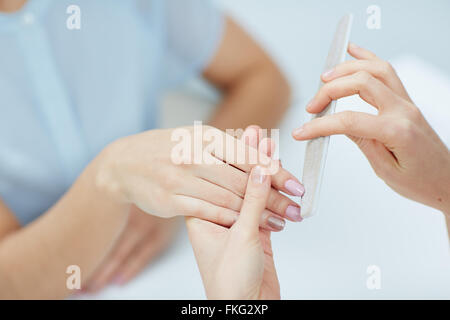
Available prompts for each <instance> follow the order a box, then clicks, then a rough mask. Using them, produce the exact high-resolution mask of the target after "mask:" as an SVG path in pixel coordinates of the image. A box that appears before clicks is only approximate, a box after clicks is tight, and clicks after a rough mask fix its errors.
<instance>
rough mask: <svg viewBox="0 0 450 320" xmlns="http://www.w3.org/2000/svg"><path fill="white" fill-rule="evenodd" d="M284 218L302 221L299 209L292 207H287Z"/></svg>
mask: <svg viewBox="0 0 450 320" xmlns="http://www.w3.org/2000/svg"><path fill="white" fill-rule="evenodd" d="M286 216H287V217H288V218H290V219H291V220H292V221H297V222H300V221H302V216H301V214H300V208H299V207H294V206H288V207H287V209H286Z"/></svg>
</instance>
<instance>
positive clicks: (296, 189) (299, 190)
mask: <svg viewBox="0 0 450 320" xmlns="http://www.w3.org/2000/svg"><path fill="white" fill-rule="evenodd" d="M284 186H285V187H286V189H287V190H288V191H289V192H290V193H292V194H293V195H294V196H297V197H303V195H304V194H305V187H304V186H303V185H302V184H301V183H299V182H297V181H295V180H293V179H290V180H288V181H286V183H285V184H284Z"/></svg>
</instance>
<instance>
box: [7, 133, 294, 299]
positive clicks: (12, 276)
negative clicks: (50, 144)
mask: <svg viewBox="0 0 450 320" xmlns="http://www.w3.org/2000/svg"><path fill="white" fill-rule="evenodd" d="M202 130H204V136H203V137H201V138H202V140H201V141H200V143H201V145H200V147H201V150H200V151H201V156H202V158H203V159H204V160H202V161H200V163H198V164H195V163H194V164H193V163H192V162H193V161H190V162H189V163H190V164H189V163H178V162H177V157H176V155H179V153H178V151H180V150H181V149H180V146H183V148H186V149H184V151H183V153H184V152H187V150H191V148H192V145H191V143H190V142H189V143H188V144H187V146H186V144H181V145H180V143H179V142H177V139H176V138H174V133H177V134H180V135H181V136H183V137H184V138H185V139H188V138H189V139H188V140H190V141H191V139H190V137H192V136H194V128H192V127H187V128H178V129H168V130H151V131H147V132H143V133H140V134H137V135H133V136H128V137H125V138H121V139H119V140H117V141H115V142H114V143H112V144H111V145H109V146H108V147H106V148H105V150H104V151H102V152H101V153H100V155H99V156H98V157H97V158H96V159H94V160H93V162H92V163H91V164H90V165H89V166H88V167H87V168H86V169H85V171H84V172H83V173H82V174H81V176H80V177H79V178H78V180H77V181H76V182H75V183H74V185H73V186H72V187H71V188H70V190H69V191H68V192H67V193H66V194H65V195H64V196H63V197H62V198H61V199H60V200H59V201H58V202H57V203H56V204H55V205H54V206H53V207H52V208H51V209H50V210H48V212H46V213H45V214H44V215H43V216H42V217H41V218H39V219H37V220H36V221H35V222H33V223H32V224H30V225H29V226H27V227H25V228H23V229H21V230H18V231H16V232H11V233H10V234H9V235H7V236H6V237H5V238H3V239H2V240H1V239H0V284H1V286H0V298H21V297H24V298H25V297H26V298H60V297H64V296H66V295H68V294H69V291H68V289H67V288H66V280H67V277H68V276H69V275H67V274H66V273H65V272H66V269H67V267H68V266H69V265H77V266H79V267H80V268H81V273H82V275H81V276H82V281H85V280H87V279H88V278H89V276H90V275H91V273H92V272H93V270H94V269H95V267H97V265H98V264H99V263H100V262H101V261H102V259H103V258H104V257H105V255H106V254H107V253H108V251H109V249H110V248H111V246H112V245H113V244H114V240H116V238H117V237H118V235H119V233H120V231H121V230H122V228H123V227H124V225H125V222H126V218H127V216H128V212H129V210H130V206H131V205H135V206H137V207H138V208H139V209H141V210H142V211H144V212H145V213H147V214H152V215H156V216H159V217H163V218H168V217H173V216H177V215H186V216H193V217H198V218H201V219H203V220H209V221H211V222H214V223H217V224H221V225H223V226H227V227H230V226H231V225H232V224H233V223H234V222H235V221H236V218H237V216H238V215H239V210H240V208H241V206H242V203H243V193H244V192H245V187H246V185H247V180H248V172H249V171H250V170H251V169H252V167H254V166H256V165H257V164H258V163H247V162H245V161H244V162H239V160H238V159H250V158H252V157H251V154H252V153H253V155H256V153H258V150H257V149H256V148H251V147H249V148H245V143H244V142H243V141H240V140H236V139H235V138H234V137H231V136H227V135H226V134H225V133H224V132H222V131H220V130H218V129H215V128H211V127H203V128H202ZM206 136H213V137H215V138H216V140H215V141H216V142H217V141H218V140H220V141H222V143H219V145H220V146H221V147H223V146H225V140H227V141H228V143H229V142H230V141H231V142H233V143H236V144H237V145H240V146H238V147H237V149H238V152H237V153H238V154H237V156H236V158H237V159H234V156H233V155H230V153H226V152H223V151H222V152H220V151H219V149H214V150H215V151H216V152H217V153H215V154H214V156H213V154H212V152H213V151H214V150H211V149H208V148H207V146H210V144H211V142H210V141H209V140H207V139H205V137H206ZM174 140H175V141H174ZM183 141H184V140H183ZM244 141H245V140H244ZM191 142H192V141H191ZM232 145H234V144H232ZM242 146H243V147H244V148H242ZM203 151H204V152H203ZM188 153H189V154H190V152H188ZM174 155H175V157H174ZM220 156H221V158H216V157H220ZM255 159H256V158H255ZM257 159H258V160H260V161H261V162H262V163H267V164H268V166H269V167H271V168H273V169H278V170H276V173H274V175H273V177H272V188H271V190H270V195H269V199H268V201H267V208H266V209H265V210H264V212H263V214H262V215H261V221H260V225H261V226H262V227H263V228H266V229H267V230H271V231H280V230H282V229H283V227H284V221H285V219H289V220H291V221H299V220H300V219H299V217H300V207H299V206H298V205H297V204H296V203H295V202H294V201H292V200H291V199H289V198H288V197H286V196H285V195H283V194H281V193H280V192H279V191H283V192H285V193H288V194H290V195H292V196H295V195H297V196H299V190H301V188H302V186H301V185H300V183H299V182H298V180H297V179H296V178H295V177H294V176H292V175H291V174H290V173H289V172H287V171H286V170H285V169H283V168H280V167H278V162H277V161H274V160H271V159H270V158H269V157H268V156H267V155H265V154H258V158H257ZM189 160H192V159H189ZM295 185H297V186H298V188H294V189H293V186H295ZM2 212H6V211H5V210H3V211H2ZM2 216H5V217H6V218H4V219H3V221H9V222H8V223H9V224H10V225H12V226H14V221H13V219H12V218H11V213H4V214H2ZM0 218H1V216H0ZM274 221H275V222H278V224H277V223H274ZM0 222H2V221H1V220H0ZM5 223H6V222H5ZM8 229H9V230H12V227H11V228H8Z"/></svg>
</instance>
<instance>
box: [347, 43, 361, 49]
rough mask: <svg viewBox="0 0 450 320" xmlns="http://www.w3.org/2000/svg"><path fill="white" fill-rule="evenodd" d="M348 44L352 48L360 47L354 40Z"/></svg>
mask: <svg viewBox="0 0 450 320" xmlns="http://www.w3.org/2000/svg"><path fill="white" fill-rule="evenodd" d="M348 46H349V48H350V49H358V48H359V47H358V46H357V45H356V44H354V43H353V42H350V43H349V44H348Z"/></svg>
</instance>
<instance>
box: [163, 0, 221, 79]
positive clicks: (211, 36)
mask: <svg viewBox="0 0 450 320" xmlns="http://www.w3.org/2000/svg"><path fill="white" fill-rule="evenodd" d="M164 3H165V7H164V14H165V20H164V29H165V32H164V38H165V39H164V40H165V41H164V42H165V47H164V72H163V74H164V77H165V84H166V86H174V85H177V84H179V83H181V82H183V81H185V80H187V79H189V78H191V77H193V76H197V75H198V74H199V73H201V72H202V71H203V69H204V68H205V67H206V66H207V65H208V63H209V62H210V61H211V59H212V58H213V56H214V54H215V52H216V50H218V46H219V44H220V42H221V40H222V34H223V28H224V16H223V14H222V12H221V11H220V9H219V8H217V7H216V6H215V5H214V4H213V3H212V2H211V1H210V0H165V1H164Z"/></svg>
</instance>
